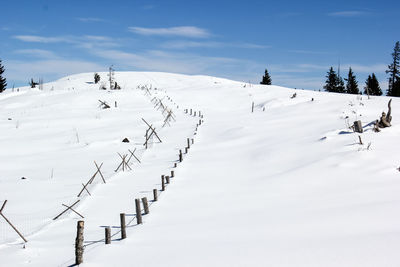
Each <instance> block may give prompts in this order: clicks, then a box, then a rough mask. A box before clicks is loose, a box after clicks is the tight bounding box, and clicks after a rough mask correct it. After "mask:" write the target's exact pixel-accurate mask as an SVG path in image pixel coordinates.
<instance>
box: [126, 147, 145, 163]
mask: <svg viewBox="0 0 400 267" xmlns="http://www.w3.org/2000/svg"><path fill="white" fill-rule="evenodd" d="M128 151H129V153H131V155H130V156H129V159H128V160H127V163H128V164H129V161H130V160H131V158H132V157H134V158H135V159H136V160H137V161H138V162H139V163H142V162H140V160H139V159H138V158H137V157H136V155H135V151H136V148H135V149H134V150H133V152H132V151H131V150H130V149H128Z"/></svg>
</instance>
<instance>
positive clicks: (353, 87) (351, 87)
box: [345, 68, 360, 95]
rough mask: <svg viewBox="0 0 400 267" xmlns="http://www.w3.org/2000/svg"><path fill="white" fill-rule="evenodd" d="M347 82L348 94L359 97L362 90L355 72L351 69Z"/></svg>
mask: <svg viewBox="0 0 400 267" xmlns="http://www.w3.org/2000/svg"><path fill="white" fill-rule="evenodd" d="M345 80H346V82H347V84H346V93H348V94H355V95H358V94H359V93H360V90H358V83H357V80H356V76H355V75H354V73H353V70H352V69H351V68H350V69H349V74H348V75H347V79H345Z"/></svg>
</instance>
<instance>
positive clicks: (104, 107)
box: [99, 100, 110, 109]
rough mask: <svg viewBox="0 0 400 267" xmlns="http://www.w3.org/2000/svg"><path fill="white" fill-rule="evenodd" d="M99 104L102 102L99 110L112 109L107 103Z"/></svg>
mask: <svg viewBox="0 0 400 267" xmlns="http://www.w3.org/2000/svg"><path fill="white" fill-rule="evenodd" d="M99 102H100V105H99V108H103V109H106V108H110V105H109V104H107V103H106V101H101V100H99Z"/></svg>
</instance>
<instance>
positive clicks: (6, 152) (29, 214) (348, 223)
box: [0, 72, 400, 266]
mask: <svg viewBox="0 0 400 267" xmlns="http://www.w3.org/2000/svg"><path fill="white" fill-rule="evenodd" d="M100 75H101V77H102V79H103V80H104V79H106V73H101V74H100ZM92 76H93V74H92V73H89V74H80V75H74V76H70V77H66V78H63V79H61V80H59V81H55V82H53V83H48V84H45V85H44V90H43V91H39V90H31V89H29V88H22V89H21V90H20V91H19V92H7V93H3V94H1V95H0V120H1V122H2V123H1V124H0V132H1V136H0V148H1V150H0V162H1V164H0V201H1V200H3V199H8V203H7V205H6V207H5V209H4V214H5V215H6V216H8V217H9V219H10V220H11V221H13V222H14V223H15V225H16V226H17V228H19V229H20V230H21V231H22V232H23V233H24V234H25V235H26V237H27V239H28V240H29V242H28V243H27V244H26V245H25V249H23V248H22V247H23V245H22V243H21V242H20V239H18V236H17V235H16V234H15V233H14V232H12V230H11V229H10V227H9V226H8V225H7V224H5V222H4V220H1V218H0V258H1V263H0V265H1V266H3V265H4V266H68V265H71V264H73V262H74V239H75V234H76V221H78V220H79V219H80V218H79V217H78V216H77V215H76V214H74V213H71V212H69V213H68V214H66V215H63V216H62V217H60V219H58V220H56V221H53V220H52V218H53V217H54V216H55V215H57V214H58V213H60V212H61V211H62V210H63V206H62V204H67V205H68V204H72V203H73V202H75V201H76V200H78V199H81V201H80V202H79V203H78V206H77V211H78V212H80V213H82V214H83V215H84V216H85V219H84V221H85V240H86V241H87V243H86V245H87V247H86V251H85V254H84V264H83V266H110V265H118V266H132V265H136V266H254V265H257V266H259V265H261V266H398V262H399V259H398V256H397V254H398V253H397V251H398V249H399V248H400V245H399V241H400V232H399V231H400V215H399V213H398V212H397V207H398V205H399V202H400V196H399V194H398V192H399V191H400V180H399V179H400V176H399V175H400V174H399V171H398V170H396V168H398V167H399V165H400V164H399V162H398V155H399V152H398V150H399V145H398V142H397V141H396V140H397V138H398V136H399V133H400V127H399V126H398V125H399V122H400V119H399V117H400V112H399V108H398V106H399V103H400V102H399V101H398V100H397V99H394V100H393V103H392V106H393V126H392V127H391V128H387V129H384V130H382V132H380V133H374V132H372V130H371V128H372V126H365V128H364V130H365V132H364V133H363V134H361V138H362V141H363V143H364V145H360V144H359V143H358V142H359V141H358V134H355V133H352V132H351V130H349V129H348V128H347V124H348V123H350V124H352V122H353V121H354V120H358V119H360V120H361V121H362V122H363V125H368V123H370V122H371V121H373V120H375V119H377V118H378V115H379V114H380V113H381V112H382V111H386V110H387V101H388V98H386V97H373V98H371V99H366V97H362V98H361V97H359V96H352V95H339V94H328V93H321V92H312V91H302V90H293V89H287V88H282V87H278V86H261V85H251V86H250V85H248V84H243V83H239V82H234V81H229V80H225V79H219V78H214V77H207V76H185V75H177V74H167V73H140V72H126V73H124V72H119V73H116V80H117V81H118V83H119V84H120V85H121V86H122V90H118V91H117V90H116V91H109V90H107V91H104V90H99V89H98V88H99V86H98V85H95V84H91V81H92ZM140 85H147V86H148V87H150V86H151V88H152V89H151V90H149V91H150V93H151V96H149V95H148V93H147V92H146V91H145V90H141V89H138V86H140ZM155 88H157V89H155ZM295 92H296V94H297V97H295V98H293V99H292V98H291V96H292V95H293V94H294V93H295ZM154 98H159V99H163V102H164V103H165V104H166V105H167V106H168V107H169V108H170V109H171V110H172V111H173V112H174V114H175V116H176V122H171V125H170V126H166V127H162V125H163V121H164V118H165V114H164V115H163V114H162V113H161V111H160V110H157V108H154V105H155V104H154V103H152V102H151V100H152V99H154ZM312 98H313V99H314V101H311V99H312ZM168 99H171V100H168ZM98 100H102V101H107V102H108V103H109V104H110V105H111V108H110V109H106V110H103V109H100V108H98V105H99V102H98ZM115 101H117V104H118V105H117V107H114V102H115ZM253 101H254V103H255V110H254V113H251V103H252V102H253ZM186 108H189V109H190V108H192V109H193V110H196V111H198V110H201V112H202V114H204V123H203V124H202V125H201V126H199V128H198V131H197V132H195V128H196V124H197V123H198V121H199V117H198V116H197V117H194V116H190V115H188V114H186V113H185V112H184V109H186ZM197 114H198V113H197ZM346 117H347V118H348V119H346ZM142 118H145V119H146V120H147V121H149V122H150V123H152V124H153V125H154V126H155V127H156V130H157V133H158V134H159V135H160V138H161V139H162V143H158V142H157V139H153V141H154V142H153V144H152V145H151V147H149V148H148V149H147V150H145V149H144V147H143V145H142V144H143V142H144V136H143V135H144V134H145V131H146V129H147V126H146V125H145V124H144V123H143V121H142ZM125 137H127V138H129V139H130V140H131V143H122V142H121V141H122V139H123V138H125ZM186 138H194V141H195V144H194V145H193V147H192V148H191V149H190V150H189V153H188V154H187V155H184V161H183V162H182V163H180V164H178V167H177V168H176V169H174V168H173V165H174V163H175V162H176V160H177V159H178V151H179V149H184V147H185V145H186ZM135 148H136V149H137V152H136V153H137V155H138V157H139V158H140V160H141V162H142V163H138V162H133V161H132V163H133V164H132V165H131V167H132V169H133V170H132V171H128V172H118V173H116V172H114V170H115V168H116V167H117V166H118V164H119V162H120V158H119V156H118V154H117V152H119V153H121V154H127V153H128V149H130V150H133V149H135ZM93 161H96V162H97V163H98V164H100V163H102V162H103V164H104V165H103V167H102V171H103V174H104V177H105V179H106V184H103V182H102V180H101V178H100V177H99V176H97V177H96V178H95V180H94V183H93V184H92V185H90V187H89V190H90V193H91V196H89V195H87V194H83V196H82V197H80V198H77V194H78V193H79V191H80V190H81V189H82V183H86V181H87V180H88V179H89V178H90V177H91V176H92V175H93V173H94V172H95V171H96V168H95V165H94V163H93ZM171 170H174V171H175V174H176V177H174V178H173V179H172V182H171V184H170V185H169V186H168V187H167V190H166V191H165V192H164V193H163V194H161V196H160V199H159V201H158V202H155V203H152V205H151V207H150V214H149V215H146V216H144V224H143V225H139V226H136V221H135V217H134V213H135V211H134V199H135V198H139V197H143V196H147V197H148V198H149V199H152V192H151V191H152V189H153V188H158V189H160V176H161V174H169V172H170V171H171ZM22 177H26V179H21V178H22ZM121 212H125V213H126V214H127V215H128V217H127V220H128V221H129V222H130V221H131V226H132V227H129V228H128V233H127V234H128V238H127V239H126V240H123V241H121V240H118V238H119V233H118V231H119V228H118V225H119V213H121ZM104 226H112V227H113V228H112V233H113V234H115V236H114V240H113V243H112V244H111V245H107V246H106V245H104V244H103V241H101V240H102V238H104V229H103V228H104ZM94 241H99V242H94Z"/></svg>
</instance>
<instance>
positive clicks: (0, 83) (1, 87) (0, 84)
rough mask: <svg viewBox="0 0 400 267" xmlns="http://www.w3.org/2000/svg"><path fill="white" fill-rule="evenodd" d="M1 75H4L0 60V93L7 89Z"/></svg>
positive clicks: (4, 79)
mask: <svg viewBox="0 0 400 267" xmlns="http://www.w3.org/2000/svg"><path fill="white" fill-rule="evenodd" d="M3 73H4V66H3V65H1V60H0V93H2V92H3V91H4V90H6V87H7V81H6V78H4V77H3Z"/></svg>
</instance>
